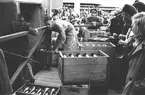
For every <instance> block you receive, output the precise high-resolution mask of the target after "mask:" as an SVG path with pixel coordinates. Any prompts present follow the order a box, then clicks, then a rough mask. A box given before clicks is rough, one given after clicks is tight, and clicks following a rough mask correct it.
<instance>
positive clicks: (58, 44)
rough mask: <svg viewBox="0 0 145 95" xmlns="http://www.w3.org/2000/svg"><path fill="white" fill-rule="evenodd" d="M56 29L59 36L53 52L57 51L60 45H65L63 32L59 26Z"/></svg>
mask: <svg viewBox="0 0 145 95" xmlns="http://www.w3.org/2000/svg"><path fill="white" fill-rule="evenodd" d="M57 28H58V31H59V35H58V37H57V40H56V43H55V45H54V48H53V50H55V49H58V48H59V47H62V45H63V44H64V43H65V40H66V35H65V30H64V29H63V28H62V27H60V26H57Z"/></svg>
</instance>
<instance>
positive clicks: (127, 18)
mask: <svg viewBox="0 0 145 95" xmlns="http://www.w3.org/2000/svg"><path fill="white" fill-rule="evenodd" d="M136 13H137V10H136V8H135V7H134V6H132V5H129V4H125V5H124V7H123V9H122V15H123V21H124V26H123V31H122V34H120V35H119V39H120V40H119V41H118V44H119V47H120V46H121V48H119V50H118V52H119V53H120V55H122V56H120V57H119V58H121V59H122V61H123V63H122V64H121V67H120V68H121V69H120V70H121V77H120V79H119V81H120V84H121V85H125V78H126V75H127V71H128V61H127V60H126V56H127V54H128V52H130V50H131V49H132V46H130V45H129V46H127V45H128V43H130V42H131V41H132V40H131V36H133V34H132V32H131V23H132V20H131V17H132V16H133V15H134V14H136ZM122 35H123V36H124V37H125V40H124V39H122V37H123V36H122ZM121 50H122V52H120V51H121Z"/></svg>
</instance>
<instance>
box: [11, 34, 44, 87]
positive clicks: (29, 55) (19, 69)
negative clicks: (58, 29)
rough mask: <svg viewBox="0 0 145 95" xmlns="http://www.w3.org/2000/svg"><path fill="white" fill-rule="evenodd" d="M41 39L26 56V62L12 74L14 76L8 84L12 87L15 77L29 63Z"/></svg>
mask: <svg viewBox="0 0 145 95" xmlns="http://www.w3.org/2000/svg"><path fill="white" fill-rule="evenodd" d="M41 33H42V34H44V32H41ZM41 41H42V38H41V39H40V40H39V41H37V42H36V44H35V45H34V46H33V48H32V49H31V51H30V52H29V54H28V56H27V58H28V59H27V60H26V61H24V62H22V63H21V65H20V66H19V67H18V69H17V70H16V72H15V73H14V75H13V76H12V78H11V80H10V84H11V85H12V84H13V83H14V81H15V80H16V78H17V76H18V75H19V74H20V72H21V71H22V69H23V68H24V66H25V65H26V64H27V63H28V62H29V61H30V59H31V56H32V55H33V53H34V51H35V50H36V48H37V47H38V46H39V44H40V43H41Z"/></svg>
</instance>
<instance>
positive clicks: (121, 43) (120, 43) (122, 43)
mask: <svg viewBox="0 0 145 95" xmlns="http://www.w3.org/2000/svg"><path fill="white" fill-rule="evenodd" d="M118 44H119V45H126V44H127V42H126V41H124V40H121V39H120V40H119V41H118Z"/></svg>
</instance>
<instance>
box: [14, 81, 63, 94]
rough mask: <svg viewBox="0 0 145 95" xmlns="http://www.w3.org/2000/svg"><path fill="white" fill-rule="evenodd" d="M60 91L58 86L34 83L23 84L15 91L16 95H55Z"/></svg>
mask: <svg viewBox="0 0 145 95" xmlns="http://www.w3.org/2000/svg"><path fill="white" fill-rule="evenodd" d="M59 91H60V88H58V87H51V86H42V85H35V84H24V85H23V86H22V87H21V88H19V89H18V90H17V91H16V95H47V94H46V93H48V95H52V94H53V95H57V94H58V93H59Z"/></svg>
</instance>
